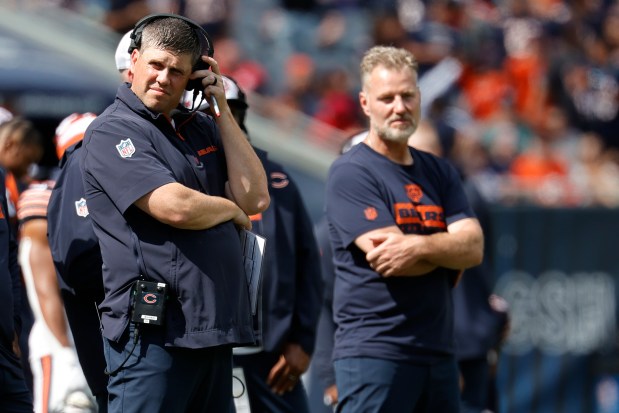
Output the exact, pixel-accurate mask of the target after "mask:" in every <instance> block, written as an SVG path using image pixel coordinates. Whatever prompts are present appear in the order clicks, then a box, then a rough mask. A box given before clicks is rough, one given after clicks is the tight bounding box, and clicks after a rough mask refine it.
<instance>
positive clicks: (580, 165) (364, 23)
mask: <svg viewBox="0 0 619 413" xmlns="http://www.w3.org/2000/svg"><path fill="white" fill-rule="evenodd" d="M39 1H41V0H39ZM31 2H32V3H36V4H39V3H38V2H37V1H31ZM45 4H51V5H53V6H58V7H64V8H68V9H71V10H73V11H75V12H77V13H80V14H83V15H85V16H88V17H90V18H92V19H94V20H97V21H99V22H102V23H104V24H105V25H107V26H108V27H110V28H111V29H112V30H114V31H116V32H118V33H119V35H121V34H124V33H125V32H126V31H127V30H129V29H130V28H131V27H132V26H133V24H134V23H135V22H136V21H137V20H138V19H139V18H141V17H143V16H145V15H147V14H150V13H154V12H173V13H178V14H181V15H185V16H187V17H189V18H191V19H193V20H194V21H197V22H198V23H200V24H201V25H202V26H203V27H204V28H205V29H206V30H207V31H208V32H209V33H210V34H211V35H212V37H213V38H214V39H215V57H216V58H217V59H218V61H219V63H220V67H221V69H222V73H226V74H229V75H231V76H232V77H234V78H235V79H237V81H238V82H239V84H240V85H241V86H242V87H243V88H244V89H245V90H247V91H248V92H249V95H250V99H252V96H255V98H256V99H257V98H258V97H262V98H264V99H260V101H259V102H260V104H259V105H254V108H255V109H256V112H257V113H259V114H261V115H265V116H268V117H270V118H272V119H275V120H276V121H277V122H279V123H280V125H281V127H282V130H284V131H289V133H290V134H291V135H297V137H298V135H301V136H302V138H303V139H307V140H311V141H312V143H314V144H318V145H322V146H324V147H325V148H327V149H329V150H334V151H338V150H339V148H340V147H341V144H342V143H343V140H344V139H345V137H347V136H351V135H353V134H355V133H357V132H359V131H361V130H363V129H365V128H366V124H365V118H364V116H363V114H362V113H361V112H360V108H359V105H358V101H357V94H358V92H359V88H360V85H359V84H358V80H357V79H358V67H357V66H356V65H357V62H358V61H359V58H360V56H361V54H362V53H363V51H364V50H366V49H367V48H368V47H370V46H372V45H375V44H390V45H395V46H399V47H404V48H407V49H409V50H411V51H412V52H413V53H414V54H415V56H416V57H417V59H418V60H419V62H420V82H419V83H420V87H421V91H422V96H423V98H422V102H423V103H422V105H423V111H424V117H425V118H426V119H427V120H429V121H431V122H432V123H433V124H434V126H435V127H436V128H437V129H438V130H439V134H440V138H441V143H442V145H443V149H444V152H445V153H446V154H447V156H449V157H450V158H451V160H452V161H453V162H454V163H455V164H456V165H457V166H458V168H459V169H460V171H461V172H462V174H463V176H466V177H467V178H470V179H471V180H472V181H473V182H476V183H477V184H478V187H479V189H480V191H481V193H482V194H483V195H484V196H485V198H486V199H487V200H488V201H489V202H493V203H502V204H509V205H513V204H536V205H542V206H564V207H581V206H602V207H616V206H619V186H617V185H615V183H616V182H618V179H619V152H618V151H619V2H617V1H616V0H495V1H490V0H433V1H430V0H425V1H424V0H389V1H378V0H365V1H363V0H339V1H338V0H261V1H251V0H110V1H107V2H105V1H101V0H48V1H47V2H46V3H45ZM299 113H300V114H302V115H303V116H302V117H305V118H306V119H310V120H315V121H319V122H305V123H303V126H301V127H300V126H299V124H298V123H297V121H293V119H297V118H298V116H296V115H297V114H299Z"/></svg>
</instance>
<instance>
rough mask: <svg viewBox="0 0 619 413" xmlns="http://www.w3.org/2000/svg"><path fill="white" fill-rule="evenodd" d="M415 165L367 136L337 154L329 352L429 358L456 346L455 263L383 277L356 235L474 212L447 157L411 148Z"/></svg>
mask: <svg viewBox="0 0 619 413" xmlns="http://www.w3.org/2000/svg"><path fill="white" fill-rule="evenodd" d="M410 150H411V155H412V157H413V159H414V163H413V165H410V166H405V165H399V164H396V163H394V162H392V161H390V160H389V159H387V158H386V157H384V156H382V155H381V154H379V153H377V152H375V151H374V150H372V149H371V148H370V147H369V146H367V145H365V144H359V145H357V146H355V147H353V148H352V149H351V150H350V151H348V152H347V153H345V154H344V155H342V156H341V157H340V158H338V159H337V160H336V161H335V162H334V163H333V165H332V167H331V168H330V171H329V177H328V180H327V189H326V208H327V219H328V221H329V237H330V241H331V245H332V247H333V254H334V265H335V271H336V278H335V285H334V294H333V312H334V318H335V322H336V324H337V330H336V332H335V348H334V352H333V358H334V359H340V358H345V357H373V358H379V359H387V360H396V361H408V362H433V361H435V360H436V359H437V358H440V357H445V356H446V355H448V354H451V353H453V344H454V343H453V341H454V340H453V304H452V297H451V287H452V285H453V281H454V277H455V275H456V273H457V272H456V271H454V270H449V269H446V268H437V269H436V270H434V271H433V272H431V273H429V274H427V275H424V276H417V277H382V276H381V275H379V274H378V273H376V272H375V271H374V270H372V269H371V268H370V266H369V265H368V262H367V260H366V258H365V253H364V252H363V251H362V250H361V249H359V248H358V247H357V246H356V245H355V243H354V241H355V239H356V238H357V237H359V236H361V235H363V234H365V233H367V232H369V231H372V230H375V229H380V228H385V227H389V226H393V225H397V226H398V227H399V228H400V229H401V230H402V232H403V233H405V234H420V235H429V234H433V233H436V232H444V231H447V225H449V224H451V223H452V222H455V221H458V220H460V219H463V218H466V217H472V216H473V212H472V211H471V209H470V208H469V205H468V202H467V200H466V196H465V194H464V192H463V189H462V186H461V182H460V178H459V176H458V174H457V172H456V171H455V169H454V168H453V167H452V166H451V165H450V164H448V163H447V162H446V161H445V160H443V159H440V158H437V157H435V156H433V155H430V154H428V153H425V152H421V151H417V150H415V149H413V148H411V149H410Z"/></svg>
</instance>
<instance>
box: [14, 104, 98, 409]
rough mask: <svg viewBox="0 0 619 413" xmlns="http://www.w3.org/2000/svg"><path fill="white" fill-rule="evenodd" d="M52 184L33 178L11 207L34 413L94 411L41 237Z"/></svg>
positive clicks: (65, 128)
mask: <svg viewBox="0 0 619 413" xmlns="http://www.w3.org/2000/svg"><path fill="white" fill-rule="evenodd" d="M72 116H73V115H72ZM81 116H83V115H81ZM94 117H95V116H94V115H92V118H91V119H90V120H91V121H92V119H94ZM72 120H75V119H72ZM81 122H82V123H81V125H80V126H82V128H77V131H76V128H75V124H74V122H73V121H65V122H63V123H61V125H59V128H58V129H57V131H56V133H57V137H56V139H57V142H58V143H59V144H60V143H65V144H66V143H67V142H72V141H74V139H73V138H74V137H75V136H74V135H75V134H76V133H77V134H80V133H81V134H82V135H83V133H84V130H85V129H86V126H87V125H88V124H89V122H84V120H83V119H82V120H81ZM80 129H81V130H80ZM63 132H64V134H63ZM67 132H70V136H68V135H67V134H66V133H67ZM78 140H79V139H78ZM65 148H66V146H64V147H61V146H60V145H59V149H61V150H62V149H65ZM53 186H54V181H53V180H52V179H50V180H45V181H38V182H33V183H32V184H31V185H30V186H29V187H28V189H27V190H25V191H24V192H23V193H22V194H21V196H20V198H19V202H18V207H17V216H18V219H19V222H20V229H19V234H20V237H19V263H20V265H21V268H22V273H23V277H24V280H25V283H26V289H27V293H28V301H29V303H30V307H31V308H32V312H33V315H34V320H35V321H34V325H33V327H32V330H31V333H30V337H29V349H30V356H29V361H30V366H31V369H32V374H33V383H34V407H35V412H36V413H47V412H63V413H66V412H74V413H77V412H96V411H97V409H96V402H95V401H94V398H93V396H92V393H91V392H90V390H89V388H88V384H87V383H86V379H85V378H84V374H83V372H82V369H81V367H80V364H79V361H78V359H77V355H76V353H75V347H74V345H73V339H72V337H71V332H70V330H69V326H68V323H67V320H66V315H65V311H64V306H63V302H62V298H61V295H60V290H59V287H58V279H57V277H56V270H55V268H54V263H53V261H52V256H51V252H50V249H49V244H48V241H47V204H48V201H49V197H50V194H51V190H52V188H53Z"/></svg>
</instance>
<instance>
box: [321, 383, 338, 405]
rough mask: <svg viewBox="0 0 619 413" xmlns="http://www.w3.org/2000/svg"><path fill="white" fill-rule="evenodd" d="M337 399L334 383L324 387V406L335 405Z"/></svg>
mask: <svg viewBox="0 0 619 413" xmlns="http://www.w3.org/2000/svg"><path fill="white" fill-rule="evenodd" d="M337 401H338V398H337V386H336V385H335V384H332V385H331V386H329V387H327V388H326V389H325V392H324V396H323V402H324V404H325V406H335V405H336V404H337Z"/></svg>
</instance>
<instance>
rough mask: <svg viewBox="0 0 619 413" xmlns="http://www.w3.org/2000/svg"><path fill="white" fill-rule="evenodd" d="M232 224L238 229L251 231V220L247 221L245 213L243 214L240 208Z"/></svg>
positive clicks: (247, 217)
mask: <svg viewBox="0 0 619 413" xmlns="http://www.w3.org/2000/svg"><path fill="white" fill-rule="evenodd" d="M233 222H234V223H235V224H236V225H237V226H239V227H240V228H243V229H246V230H248V231H251V228H252V225H251V220H250V219H249V216H248V215H247V214H246V213H245V212H243V210H242V209H241V208H239V213H238V214H237V216H236V217H234V219H233Z"/></svg>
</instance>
